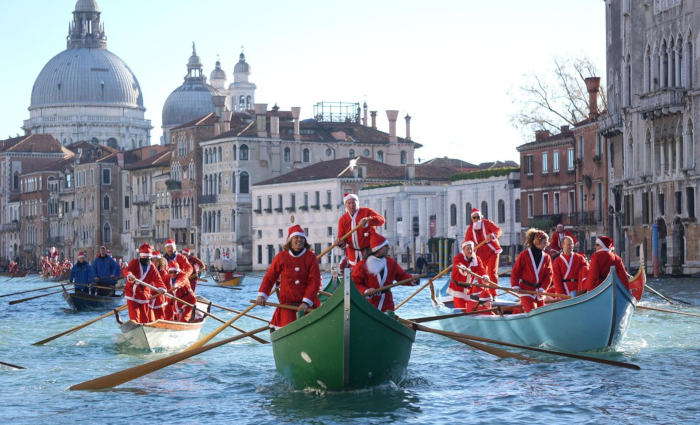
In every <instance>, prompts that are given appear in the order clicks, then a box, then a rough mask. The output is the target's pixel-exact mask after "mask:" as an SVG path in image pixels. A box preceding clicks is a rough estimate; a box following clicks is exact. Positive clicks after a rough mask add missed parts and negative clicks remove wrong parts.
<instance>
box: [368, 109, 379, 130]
mask: <svg viewBox="0 0 700 425" xmlns="http://www.w3.org/2000/svg"><path fill="white" fill-rule="evenodd" d="M369 114H370V116H371V117H372V128H373V129H375V130H376V129H377V111H369Z"/></svg>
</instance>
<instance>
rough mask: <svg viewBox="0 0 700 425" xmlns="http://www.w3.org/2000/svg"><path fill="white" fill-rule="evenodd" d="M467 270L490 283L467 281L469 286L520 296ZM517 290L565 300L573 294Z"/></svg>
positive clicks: (522, 292)
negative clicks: (498, 290)
mask: <svg viewBox="0 0 700 425" xmlns="http://www.w3.org/2000/svg"><path fill="white" fill-rule="evenodd" d="M467 272H468V273H471V274H472V275H474V276H475V277H478V278H479V279H482V280H485V281H486V282H487V283H488V285H481V284H479V283H467V285H469V286H476V287H477V288H486V289H500V290H503V291H506V292H508V293H509V294H513V295H515V296H518V294H516V293H514V292H513V290H512V289H510V288H506V287H504V286H499V285H497V284H495V283H493V281H491V280H490V279H489V278H487V277H484V276H479V275H478V274H476V273H474V272H473V271H471V270H467ZM517 292H519V293H521V294H531V295H542V296H547V297H552V298H561V299H565V300H568V299H569V298H571V296H569V295H565V294H556V293H553V292H544V290H540V291H529V290H527V289H518V290H517Z"/></svg>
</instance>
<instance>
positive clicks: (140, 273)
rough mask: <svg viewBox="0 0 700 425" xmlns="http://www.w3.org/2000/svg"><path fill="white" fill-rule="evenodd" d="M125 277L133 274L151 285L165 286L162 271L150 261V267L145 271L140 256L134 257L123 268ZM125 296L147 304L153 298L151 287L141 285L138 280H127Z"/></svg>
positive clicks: (130, 299)
mask: <svg viewBox="0 0 700 425" xmlns="http://www.w3.org/2000/svg"><path fill="white" fill-rule="evenodd" d="M122 274H123V275H124V277H128V276H129V275H130V274H133V275H134V277H135V278H136V279H139V280H142V281H144V282H146V283H148V284H149V285H152V286H155V287H164V284H163V281H162V280H161V277H160V273H158V270H157V269H156V268H155V267H154V266H153V264H151V262H150V261H149V262H148V267H147V268H146V270H145V272H144V270H143V268H142V267H141V264H140V263H139V260H138V258H134V259H133V260H131V261H130V262H129V265H128V266H126V268H125V269H124V270H122ZM124 297H125V298H126V299H127V300H129V301H133V302H135V303H138V304H147V303H148V302H149V299H150V298H151V288H149V287H147V286H144V285H139V284H138V283H137V282H129V279H127V280H126V285H125V286H124Z"/></svg>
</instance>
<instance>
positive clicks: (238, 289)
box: [197, 279, 243, 291]
mask: <svg viewBox="0 0 700 425" xmlns="http://www.w3.org/2000/svg"><path fill="white" fill-rule="evenodd" d="M200 280H201V279H200ZM197 286H206V287H207V288H224V289H235V290H237V291H242V290H243V288H241V287H238V286H225V285H207V284H202V283H198V284H197Z"/></svg>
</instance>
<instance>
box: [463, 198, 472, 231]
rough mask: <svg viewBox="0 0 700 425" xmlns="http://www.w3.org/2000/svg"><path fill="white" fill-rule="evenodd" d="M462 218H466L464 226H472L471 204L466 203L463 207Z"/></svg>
mask: <svg viewBox="0 0 700 425" xmlns="http://www.w3.org/2000/svg"><path fill="white" fill-rule="evenodd" d="M464 216H465V217H466V218H465V222H464V224H465V225H466V226H469V225H470V224H472V203H471V202H467V203H466V204H465V205H464Z"/></svg>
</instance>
